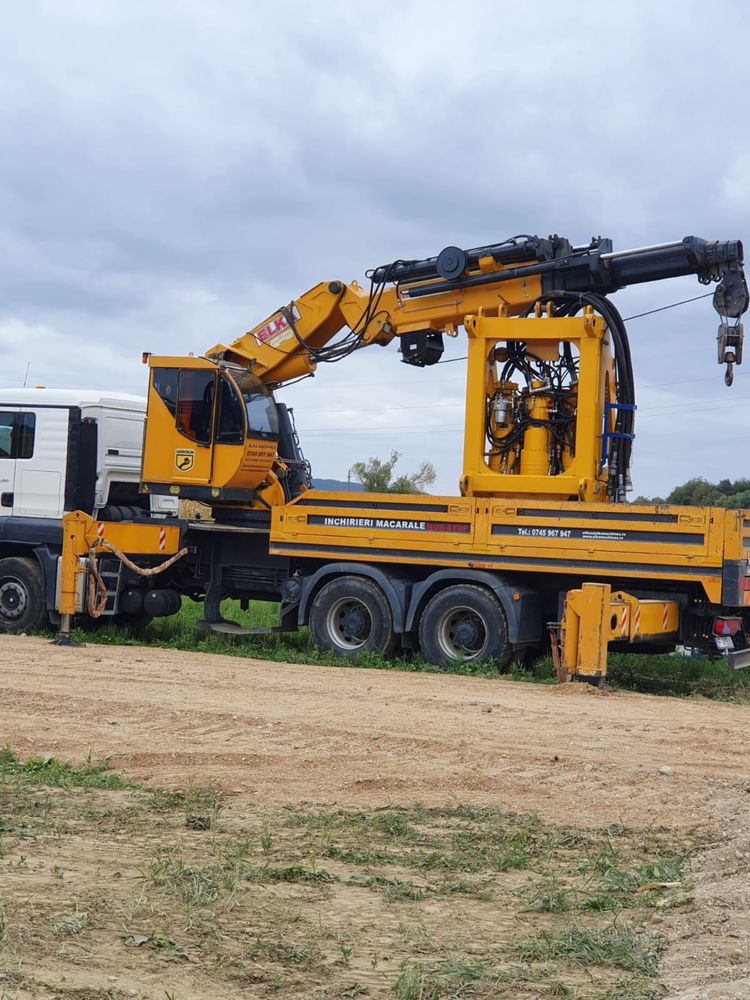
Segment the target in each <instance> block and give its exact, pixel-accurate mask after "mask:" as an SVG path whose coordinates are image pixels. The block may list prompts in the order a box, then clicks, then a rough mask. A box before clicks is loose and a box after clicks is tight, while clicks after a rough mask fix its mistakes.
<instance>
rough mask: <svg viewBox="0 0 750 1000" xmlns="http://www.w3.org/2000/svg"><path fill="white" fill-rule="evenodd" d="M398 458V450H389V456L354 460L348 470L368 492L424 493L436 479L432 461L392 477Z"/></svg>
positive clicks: (399, 455) (399, 454)
mask: <svg viewBox="0 0 750 1000" xmlns="http://www.w3.org/2000/svg"><path fill="white" fill-rule="evenodd" d="M400 458H401V453H400V452H398V451H391V457H390V458H386V459H380V458H368V459H367V461H366V462H355V463H354V465H353V466H352V467H351V469H350V470H349V472H350V473H351V475H352V477H353V478H354V479H356V481H357V482H358V483H362V485H363V486H364V488H365V490H367V492H368V493H425V492H426V491H427V487H428V486H432V484H433V483H434V482H435V480H436V479H437V472H435V469H434V467H433V465H432V462H422V464H421V465H420V467H419V469H418V470H417V471H416V472H413V473H412V474H411V475H410V476H407V475H402V476H397V477H396V478H395V479H394V478H393V470H394V469H395V467H396V463H397V462H398V460H399V459H400Z"/></svg>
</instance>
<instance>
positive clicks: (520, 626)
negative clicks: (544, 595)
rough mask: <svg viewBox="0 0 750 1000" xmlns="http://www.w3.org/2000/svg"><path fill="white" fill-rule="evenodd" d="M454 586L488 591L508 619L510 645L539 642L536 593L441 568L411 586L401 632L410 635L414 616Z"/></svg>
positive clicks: (476, 572) (481, 573)
mask: <svg viewBox="0 0 750 1000" xmlns="http://www.w3.org/2000/svg"><path fill="white" fill-rule="evenodd" d="M457 583H473V584H476V585H478V586H480V587H486V588H487V589H488V590H491V591H492V593H493V594H494V595H495V596H496V597H497V599H498V601H499V602H500V604H501V605H502V608H503V611H504V612H505V617H506V618H507V620H508V641H509V642H510V643H511V644H512V645H514V646H526V645H530V646H533V645H537V644H538V643H540V642H541V641H542V631H543V630H542V613H541V607H540V602H539V595H538V594H537V592H536V591H535V590H531V588H529V587H522V586H520V585H519V584H516V583H512V582H510V581H508V580H505V579H503V577H501V576H497V575H496V574H495V573H490V572H487V571H485V570H480V569H461V570H459V569H441V570H438V571H437V572H436V573H431V574H430V576H428V577H427V579H426V580H422V581H421V582H420V583H415V584H414V586H413V588H412V592H411V600H410V601H409V610H408V612H407V615H406V629H405V631H406V632H412V631H414V630H415V629H416V628H417V621H418V616H419V614H420V613H421V611H422V608H423V607H424V606H425V604H426V603H427V601H428V599H429V598H430V597H432V595H433V594H434V593H437V592H438V591H440V590H443V589H444V588H445V587H449V586H451V585H452V584H457ZM516 595H518V596H516Z"/></svg>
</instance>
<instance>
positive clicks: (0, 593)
mask: <svg viewBox="0 0 750 1000" xmlns="http://www.w3.org/2000/svg"><path fill="white" fill-rule="evenodd" d="M28 606H29V592H28V590H27V589H26V587H25V586H24V585H23V583H22V582H21V581H20V580H17V579H16V578H15V577H12V576H10V577H5V578H4V579H2V580H0V620H2V621H5V622H17V621H18V620H19V618H21V617H22V616H23V613H24V611H26V608H27V607H28Z"/></svg>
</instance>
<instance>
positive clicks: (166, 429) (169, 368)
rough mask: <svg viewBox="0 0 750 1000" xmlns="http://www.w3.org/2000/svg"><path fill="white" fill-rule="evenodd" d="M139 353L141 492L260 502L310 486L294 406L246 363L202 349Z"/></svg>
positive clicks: (215, 502)
mask: <svg viewBox="0 0 750 1000" xmlns="http://www.w3.org/2000/svg"><path fill="white" fill-rule="evenodd" d="M144 360H147V362H148V365H149V368H150V380H149V391H148V402H147V415H146V424H147V428H148V431H147V434H146V435H145V440H144V452H143V474H142V482H141V491H142V492H144V493H152V494H153V493H155V494H169V495H172V496H179V497H181V498H183V499H188V500H199V501H201V502H203V503H206V504H209V505H211V506H212V507H216V508H217V509H223V508H227V507H235V508H236V507H243V508H246V509H248V508H249V509H253V508H254V509H261V510H265V509H267V508H268V506H270V505H273V503H279V502H281V503H284V502H286V501H288V500H291V499H293V498H294V497H295V496H298V495H299V493H300V492H302V490H303V489H305V488H307V487H308V486H309V478H310V477H309V468H308V466H307V463H306V462H305V460H304V457H303V456H302V453H301V451H300V448H299V442H298V439H297V435H296V432H295V430H294V423H293V418H292V411H291V410H289V409H288V408H287V407H286V406H285V405H284V404H283V403H277V402H276V400H275V399H274V396H273V393H272V392H271V390H270V389H269V388H268V386H267V385H265V383H263V382H262V381H261V380H260V379H259V378H258V377H257V376H256V375H253V374H252V372H251V371H249V370H248V369H247V368H246V367H244V366H240V365H231V364H227V363H225V362H214V361H211V360H208V359H206V358H199V357H175V358H172V357H156V356H153V355H144Z"/></svg>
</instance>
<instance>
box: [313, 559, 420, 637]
mask: <svg viewBox="0 0 750 1000" xmlns="http://www.w3.org/2000/svg"><path fill="white" fill-rule="evenodd" d="M338 576H365V577H367V578H368V579H369V580H372V581H374V582H375V583H377V585H378V586H379V587H380V589H381V590H382V591H383V593H384V594H385V597H386V600H387V601H388V604H389V605H390V608H391V614H392V616H393V631H394V632H398V633H401V632H403V631H404V618H405V616H406V607H407V604H408V603H409V592H410V590H411V586H412V583H411V580H402V579H401V578H399V577H398V576H393V574H391V573H387V572H385V571H383V570H381V569H378V567H377V566H368V565H367V564H364V563H348V562H335V563H328V564H327V565H325V566H321V568H320V569H319V570H317V571H316V572H315V573H313V574H312V576H306V577H303V578H302V581H301V584H302V589H301V592H300V599H299V607H298V610H297V624H298V625H307V622H308V619H309V609H310V604H311V603H312V599H313V597H314V596H315V594H316V593H317V592H318V591H319V590H320V588H321V587H322V585H323V584H324V583H326V582H327V581H328V580H329V579H334V578H335V577H338Z"/></svg>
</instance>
